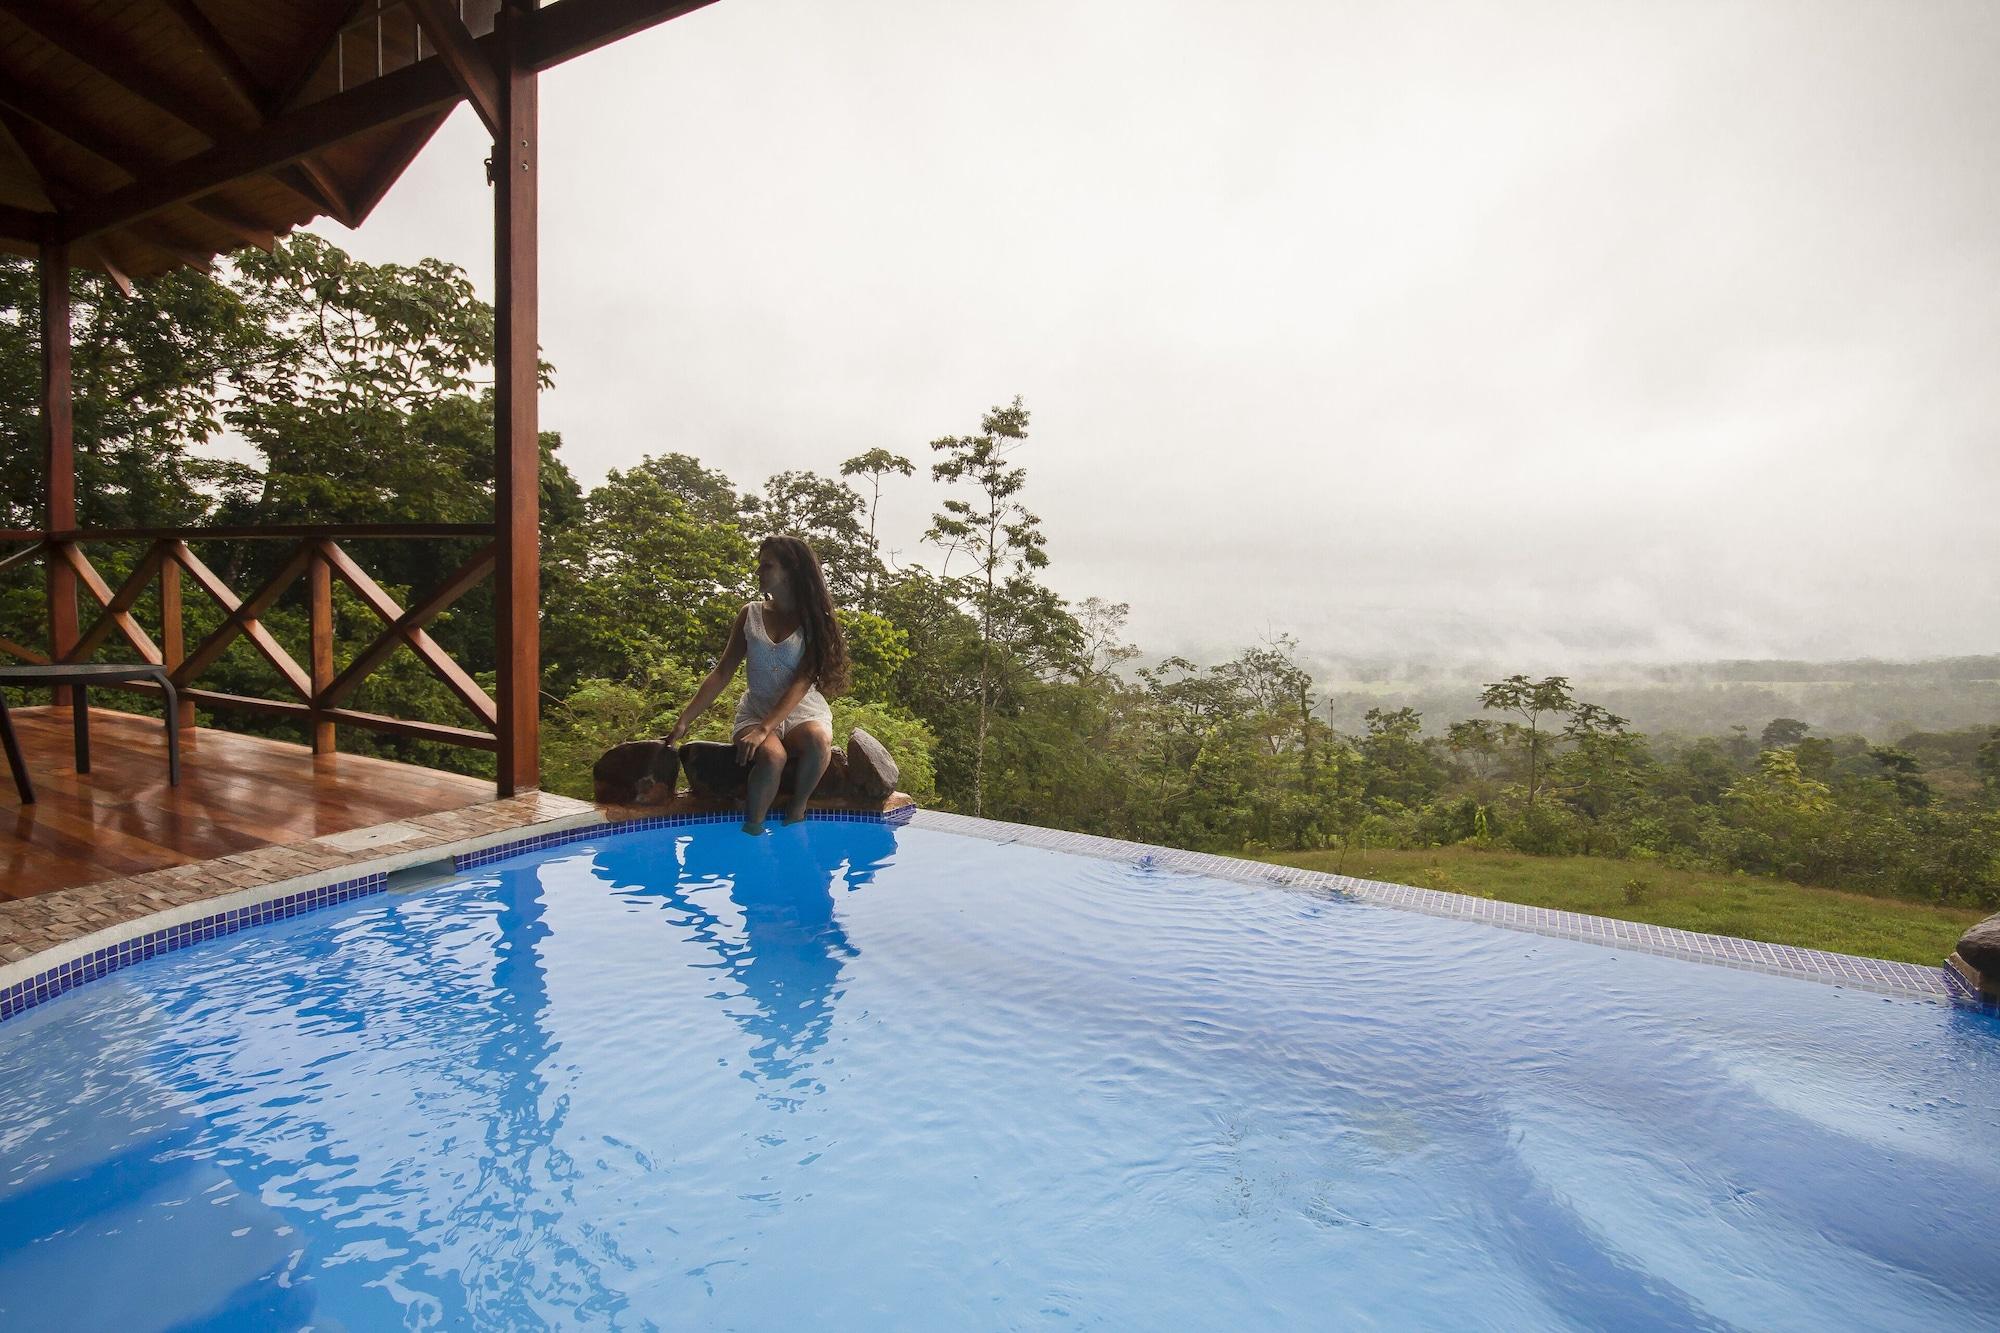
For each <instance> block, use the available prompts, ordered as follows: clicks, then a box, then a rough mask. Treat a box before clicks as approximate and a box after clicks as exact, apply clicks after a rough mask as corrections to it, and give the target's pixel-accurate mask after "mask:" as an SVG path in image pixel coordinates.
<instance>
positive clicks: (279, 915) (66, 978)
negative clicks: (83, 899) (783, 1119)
mask: <svg viewBox="0 0 2000 1333" xmlns="http://www.w3.org/2000/svg"><path fill="white" fill-rule="evenodd" d="M916 811H917V807H915V806H914V805H906V806H903V807H901V808H900V809H896V810H891V811H889V812H887V813H886V814H881V813H877V812H875V811H872V810H814V811H811V812H809V813H808V815H807V818H809V819H815V820H849V821H857V822H869V823H878V824H889V825H893V826H901V825H904V824H907V823H909V822H910V819H911V818H912V816H914V815H915V814H916ZM739 818H740V816H738V815H733V814H712V815H656V816H648V817H646V818H643V819H625V820H616V821H610V822H604V821H599V822H594V823H589V824H581V825H577V826H575V827H572V828H565V829H557V830H555V831H553V832H549V833H538V834H535V835H533V836H531V837H526V838H516V839H514V840H513V841H511V842H503V843H499V844H497V845H495V846H492V847H482V848H481V849H479V850H478V851H476V852H463V853H459V854H457V855H455V856H453V857H452V868H453V870H454V871H455V872H456V871H461V870H470V869H472V868H473V867H475V866H482V865H487V864H490V863H491V862H494V861H500V860H505V859H506V858H507V857H510V856H519V855H521V854H522V853H523V852H535V851H543V850H546V849H548V848H551V847H561V846H563V845H565V844H568V843H573V842H583V841H586V840H588V839H592V838H605V837H617V836H619V835H622V834H626V833H638V832H642V831H644V830H647V829H658V828H672V827H675V826H677V825H684V824H714V823H734V822H736V820H737V819H739ZM388 880H389V876H388V874H387V873H386V872H382V871H374V872H371V873H369V874H365V875H360V876H357V877H355V878H353V879H345V880H341V881H339V882H337V883H333V884H326V885H322V886H320V887H319V888H313V889H302V890H300V891H299V892H297V893H292V894H286V895H284V896H282V897H278V898H273V899H271V900H270V901H268V902H261V903H253V904H252V905H250V906H248V907H238V908H232V909H230V910H228V911H225V912H217V913H216V914H214V915H213V916H205V917H200V918H198V919H196V920H194V921H184V922H180V923H178V924H176V925H171V926H162V927H161V928H160V929H158V930H155V931H150V932H148V933H147V934H144V935H139V936H135V937H134V938H132V939H129V940H121V941H119V942H118V943H117V944H113V945H107V946H106V947H104V948H102V949H98V950H96V951H95V952H92V953H87V954H83V955H81V956H79V957H77V958H72V959H70V960H69V961H68V962H64V963H58V964H57V965H55V966H54V967H51V968H49V969H48V970H47V971H45V972H38V973H36V974H35V975H33V976H30V977H27V978H24V979H23V980H21V981H18V982H15V983H13V984H12V985H9V986H7V987H5V988H4V989H0V1022H4V1021H6V1020H7V1019H9V1018H12V1017H14V1015H16V1014H21V1013H26V1012H27V1011H28V1010H30V1009H33V1008H35V1007H36V1006H37V1005H42V1004H47V1003H48V1002H49V1001H50V1000H53V999H55V998H56V997H57V996H58V995H62V994H64V993H65V992H68V991H71V990H74V989H75V988H76V987H78V986H81V985H82V984H83V983H85V982H86V981H95V980H96V979H97V978H99V977H101V976H105V975H107V974H109V973H112V972H116V971H118V970H119V969H120V968H125V967H130V966H132V965H133V964H134V963H139V962H143V961H145V960H146V959H148V958H152V957H154V956H156V955H158V954H163V953H172V952H173V951H174V950H176V949H185V948H186V947H187V946H188V945H190V944H198V943H200V942H201V941H203V940H212V939H216V938H218V937H220V936H223V935H234V934H236V933H237V932H238V931H241V930H248V929H249V928H250V927H252V926H260V925H264V924H266V923H267V922H271V921H282V920H284V919H285V918H287V917H294V916H299V915H301V914H303V913H306V912H315V911H318V910H319V909H320V908H322V907H331V906H333V905H334V904H335V903H343V902H346V901H348V900H349V899H352V898H361V897H366V896H367V895H369V894H373V893H381V892H382V891H383V890H384V889H385V888H387V887H388Z"/></svg>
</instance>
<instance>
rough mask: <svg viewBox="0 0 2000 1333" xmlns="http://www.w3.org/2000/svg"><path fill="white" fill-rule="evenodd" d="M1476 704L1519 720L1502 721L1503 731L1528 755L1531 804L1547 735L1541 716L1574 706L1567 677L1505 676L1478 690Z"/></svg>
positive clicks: (1528, 786)
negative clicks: (1508, 714)
mask: <svg viewBox="0 0 2000 1333" xmlns="http://www.w3.org/2000/svg"><path fill="white" fill-rule="evenodd" d="M1479 705H1480V707H1482V708H1489V709H1496V710H1498V711H1500V712H1503V713H1512V714H1513V715H1514V716H1516V717H1518V718H1520V719H1521V721H1520V722H1508V723H1505V724H1503V734H1505V735H1506V736H1507V737H1508V738H1509V739H1511V740H1515V741H1517V742H1518V743H1520V744H1521V745H1522V746H1523V747H1524V748H1525V749H1526V750H1527V755H1528V785H1527V798H1528V805H1529V807H1530V808H1532V807H1533V806H1534V804H1535V797H1536V795H1537V794H1538V793H1539V792H1540V790H1541V779H1542V770H1541V760H1542V752H1543V750H1544V748H1545V747H1546V745H1547V743H1548V738H1547V736H1546V734H1545V733H1544V731H1543V729H1542V724H1543V719H1545V718H1549V717H1553V716H1560V715H1562V714H1566V713H1569V712H1570V711H1572V710H1573V709H1574V708H1575V707H1576V700H1575V698H1574V697H1572V696H1571V694H1570V689H1569V678H1568V677H1566V676H1544V677H1543V678H1542V679H1540V680H1537V681H1531V680H1529V679H1528V678H1527V677H1526V676H1521V675H1514V676H1509V677H1507V679H1505V680H1502V681H1496V682H1495V683H1493V684H1491V685H1488V686H1487V687H1486V688H1485V689H1483V690H1481V691H1480V694H1479Z"/></svg>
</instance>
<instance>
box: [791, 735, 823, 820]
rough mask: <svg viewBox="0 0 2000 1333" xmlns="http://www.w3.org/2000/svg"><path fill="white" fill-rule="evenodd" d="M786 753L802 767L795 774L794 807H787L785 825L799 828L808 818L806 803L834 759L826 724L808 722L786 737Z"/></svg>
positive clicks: (793, 780) (792, 805)
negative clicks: (797, 824)
mask: <svg viewBox="0 0 2000 1333" xmlns="http://www.w3.org/2000/svg"><path fill="white" fill-rule="evenodd" d="M785 750H786V752H787V753H789V754H790V755H791V756H792V758H794V759H795V760H797V761H798V765H799V766H798V769H797V770H796V771H795V772H794V773H793V774H792V799H791V803H790V804H789V805H787V806H786V807H785V822H786V823H787V824H796V823H798V822H799V821H800V820H801V819H804V818H805V817H806V802H807V801H809V800H811V799H812V794H813V788H814V787H817V786H818V785H819V780H820V776H821V775H822V774H824V773H825V772H826V765H827V761H828V760H829V759H831V758H832V757H833V733H832V732H831V731H829V730H827V725H826V723H824V722H807V723H805V724H804V725H802V726H797V727H793V728H792V729H791V730H790V731H788V732H786V733H785Z"/></svg>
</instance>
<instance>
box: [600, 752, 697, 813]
mask: <svg viewBox="0 0 2000 1333" xmlns="http://www.w3.org/2000/svg"><path fill="white" fill-rule="evenodd" d="M680 767H681V761H680V755H679V754H677V753H676V752H675V750H674V747H673V746H671V745H669V744H667V743H666V742H665V741H626V742H625V743H624V744H623V745H614V746H612V747H611V748H610V749H609V750H606V751H605V752H604V753H603V755H601V756H600V757H599V758H598V760H597V762H596V763H595V764H593V765H592V766H591V769H590V783H591V789H592V795H593V796H594V797H595V798H596V799H597V800H598V801H600V802H603V803H604V804H607V805H659V804H664V803H665V802H667V801H670V800H672V799H673V797H674V786H675V783H676V782H677V780H678V779H679V776H680Z"/></svg>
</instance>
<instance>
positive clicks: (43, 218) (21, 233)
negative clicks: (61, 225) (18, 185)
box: [0, 204, 55, 245]
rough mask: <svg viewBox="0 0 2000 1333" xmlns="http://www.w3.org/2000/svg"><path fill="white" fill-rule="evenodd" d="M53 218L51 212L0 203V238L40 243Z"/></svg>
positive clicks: (32, 243) (26, 242)
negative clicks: (35, 210) (38, 211)
mask: <svg viewBox="0 0 2000 1333" xmlns="http://www.w3.org/2000/svg"><path fill="white" fill-rule="evenodd" d="M54 220H55V215H54V214H53V213H37V212H34V211H33V210H31V209H26V208H16V207H14V205H12V204H0V238H4V239H6V240H9V241H19V242H22V243H23V244H26V245H40V244H41V243H42V240H43V239H44V238H45V237H46V236H47V235H48V224H49V223H50V222H52V221H54Z"/></svg>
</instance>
